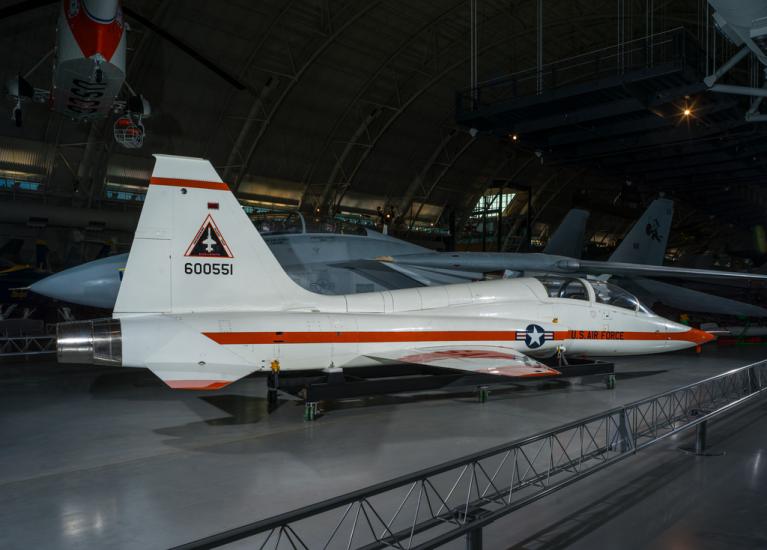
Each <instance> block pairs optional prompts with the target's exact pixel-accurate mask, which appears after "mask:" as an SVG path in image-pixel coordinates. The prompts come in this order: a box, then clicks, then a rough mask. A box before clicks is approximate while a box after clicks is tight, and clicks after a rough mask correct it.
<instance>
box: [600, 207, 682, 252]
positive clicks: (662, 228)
mask: <svg viewBox="0 0 767 550" xmlns="http://www.w3.org/2000/svg"><path fill="white" fill-rule="evenodd" d="M673 217H674V201H672V200H669V199H655V200H654V201H653V202H652V203H651V204H650V206H648V207H647V210H645V213H644V214H642V217H641V218H639V221H637V222H636V223H635V224H634V226H633V227H632V228H631V230H630V231H629V232H628V234H627V235H626V236H625V237H624V239H623V241H621V244H620V245H618V248H616V249H615V252H613V254H612V256H610V260H609V261H611V262H625V263H633V264H647V265H662V264H663V257H664V255H665V254H666V246H667V245H668V235H669V232H670V231H671V219H672V218H673Z"/></svg>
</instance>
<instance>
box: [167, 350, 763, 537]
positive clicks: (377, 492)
mask: <svg viewBox="0 0 767 550" xmlns="http://www.w3.org/2000/svg"><path fill="white" fill-rule="evenodd" d="M765 390H767V361H761V362H759V363H754V364H752V365H747V366H745V367H741V368H738V369H734V370H731V371H728V372H725V373H723V374H720V375H718V376H714V377H711V378H708V379H706V380H702V381H700V382H696V383H694V384H690V385H687V386H683V387H680V388H677V389H674V390H671V391H668V392H665V393H662V394H660V395H656V396H654V397H650V398H647V399H643V400H641V401H637V402H634V403H631V404H629V405H625V406H622V407H618V408H615V409H612V410H609V411H606V412H602V413H599V414H595V415H592V416H589V417H588V418H584V419H582V420H577V421H575V422H571V423H569V424H566V425H564V426H560V427H558V428H555V429H553V430H550V431H547V432H543V433H540V434H537V435H534V436H531V437H527V438H524V439H520V440H517V441H514V442H512V443H508V444H505V445H499V446H497V447H494V448H491V449H488V450H485V451H482V452H478V453H474V454H472V455H469V456H465V457H463V458H459V459H456V460H451V461H449V462H446V463H444V464H441V465H438V466H435V467H432V468H427V469H425V470H421V471H419V472H416V473H413V474H410V475H406V476H402V477H399V478H397V479H393V480H391V481H387V482H385V483H379V484H377V485H373V486H371V487H368V488H365V489H362V490H359V491H354V492H352V493H349V494H346V495H343V496H340V497H337V498H332V499H329V500H326V501H324V502H320V503H317V504H313V505H310V506H306V507H304V508H300V509H298V510H295V511H292V512H288V513H285V514H281V515H278V516H275V517H272V518H268V519H264V520H261V521H257V522H255V523H251V524H249V525H244V526H242V527H239V528H236V529H232V530H230V531H226V532H222V533H219V534H217V535H213V536H211V537H207V538H205V539H200V540H198V541H195V542H191V543H188V544H184V545H181V546H178V547H176V549H177V550H178V549H185V550H190V549H203V548H216V547H219V546H223V545H225V544H228V543H231V542H234V541H238V540H241V539H245V538H249V539H251V540H250V541H249V542H252V546H253V548H263V549H265V548H275V549H277V548H292V549H299V548H301V549H312V550H314V549H318V548H322V549H331V548H333V549H335V548H345V549H347V550H348V549H351V548H360V549H365V550H374V549H380V548H398V549H403V550H404V549H410V548H417V549H419V550H426V549H432V548H438V547H440V546H442V545H444V544H446V543H448V542H450V541H453V540H456V539H459V538H462V537H466V539H467V547H468V548H472V549H475V548H481V547H482V542H481V541H482V528H483V527H484V526H486V525H488V524H490V523H492V522H494V521H496V520H498V519H499V518H501V517H503V516H505V515H507V514H509V513H511V512H513V511H515V510H517V509H519V508H521V507H523V506H525V505H527V504H529V503H531V502H533V501H536V500H538V499H540V498H542V497H544V496H546V495H548V494H550V493H552V492H554V491H557V490H559V489H561V488H563V487H566V486H568V485H570V484H572V483H574V482H576V481H578V480H580V479H583V478H584V477H586V476H589V475H591V474H593V473H594V472H596V471H599V470H601V469H603V468H605V467H607V466H609V465H611V464H614V463H616V462H618V461H620V460H622V459H624V458H626V457H629V456H631V455H633V454H635V453H637V452H638V451H640V450H642V449H644V448H645V447H647V446H649V445H652V444H654V443H656V442H658V441H661V440H663V439H665V438H667V437H669V436H671V435H673V434H676V433H678V432H680V431H682V430H686V429H689V428H691V427H693V426H697V425H700V427H703V426H705V424H702V423H705V422H706V421H707V420H708V419H711V418H713V417H715V416H717V415H720V414H722V413H724V412H726V411H729V410H731V409H733V408H734V407H737V406H739V405H741V404H743V403H745V402H747V401H750V400H751V399H753V398H755V397H757V396H758V395H760V394H761V393H762V392H764V391H765Z"/></svg>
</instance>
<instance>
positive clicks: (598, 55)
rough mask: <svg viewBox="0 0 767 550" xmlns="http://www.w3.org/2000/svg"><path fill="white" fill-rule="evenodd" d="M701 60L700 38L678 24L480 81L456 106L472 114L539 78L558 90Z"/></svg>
mask: <svg viewBox="0 0 767 550" xmlns="http://www.w3.org/2000/svg"><path fill="white" fill-rule="evenodd" d="M701 63H703V64H705V54H704V52H702V51H701V50H700V47H699V46H698V43H697V41H696V40H695V37H693V36H692V35H691V34H689V33H688V32H687V31H686V30H685V29H684V28H683V27H677V28H675V29H671V30H668V31H663V32H659V33H655V34H652V35H648V36H643V37H641V38H636V39H633V40H628V41H626V42H623V43H619V44H613V45H612V46H608V47H605V48H600V49H597V50H593V51H590V52H586V53H582V54H578V55H574V56H571V57H567V58H564V59H559V60H557V61H553V62H551V63H546V64H544V65H543V66H542V67H540V68H538V67H530V68H527V69H523V70H521V71H517V72H515V73H511V74H507V75H504V76H500V77H497V78H493V79H491V80H486V81H484V82H480V83H479V84H478V86H477V87H476V88H470V89H466V90H462V91H459V92H457V97H456V101H457V105H456V108H457V112H459V113H468V112H473V111H477V110H478V109H480V108H481V107H483V106H488V105H493V104H495V103H497V102H499V101H504V100H508V99H514V98H517V97H523V96H530V95H536V94H537V93H539V91H538V84H539V82H540V84H541V86H542V88H541V90H552V89H555V88H559V87H562V86H566V85H568V84H576V83H580V82H586V81H591V80H596V79H599V78H605V77H609V76H615V75H621V74H624V73H626V72H628V71H633V70H638V69H649V68H652V67H658V66H661V65H669V64H671V65H673V66H675V67H678V68H683V67H684V66H685V65H691V66H694V67H701V70H702V65H701Z"/></svg>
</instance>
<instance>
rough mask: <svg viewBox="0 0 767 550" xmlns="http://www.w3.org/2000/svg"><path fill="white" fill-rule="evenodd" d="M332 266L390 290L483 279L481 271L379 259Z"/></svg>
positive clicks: (340, 263)
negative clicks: (420, 265)
mask: <svg viewBox="0 0 767 550" xmlns="http://www.w3.org/2000/svg"><path fill="white" fill-rule="evenodd" d="M328 265H329V266H330V267H337V268H342V269H349V270H351V271H356V272H357V273H359V274H360V275H362V276H364V277H366V278H368V279H370V280H371V281H373V282H374V283H377V284H379V285H381V286H383V287H384V288H386V289H388V290H396V289H400V288H413V287H416V286H433V285H448V284H454V283H468V282H471V281H478V280H481V279H482V274H481V273H476V272H468V271H457V270H454V269H438V268H436V269H435V268H428V267H427V268H424V267H416V266H411V265H407V266H402V265H398V264H394V263H390V262H382V261H378V260H349V261H345V262H335V263H330V264H328Z"/></svg>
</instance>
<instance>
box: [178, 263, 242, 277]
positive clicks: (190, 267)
mask: <svg viewBox="0 0 767 550" xmlns="http://www.w3.org/2000/svg"><path fill="white" fill-rule="evenodd" d="M184 273H186V274H187V275H234V265H233V264H218V263H208V262H205V263H202V262H187V263H185V264H184Z"/></svg>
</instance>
